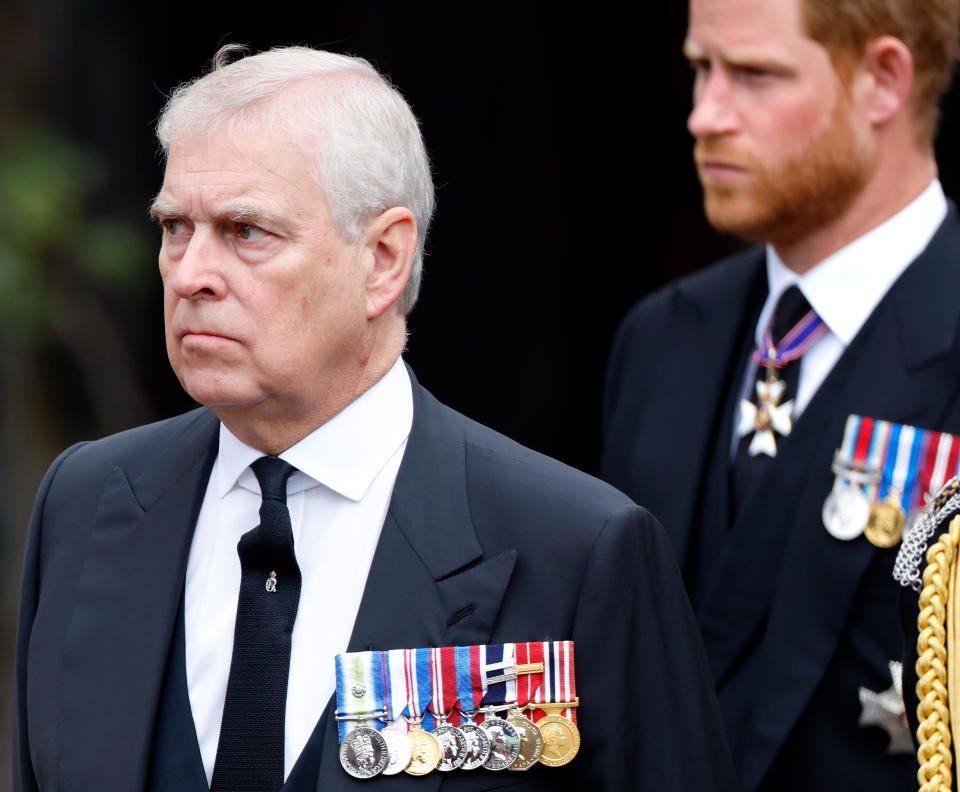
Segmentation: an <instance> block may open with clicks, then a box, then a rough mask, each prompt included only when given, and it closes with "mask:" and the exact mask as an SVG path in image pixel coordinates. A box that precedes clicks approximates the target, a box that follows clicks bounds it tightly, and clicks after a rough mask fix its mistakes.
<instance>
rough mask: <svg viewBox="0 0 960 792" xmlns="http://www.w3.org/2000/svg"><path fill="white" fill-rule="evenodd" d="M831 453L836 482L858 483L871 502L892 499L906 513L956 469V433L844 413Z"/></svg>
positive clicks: (959, 441) (959, 448)
mask: <svg viewBox="0 0 960 792" xmlns="http://www.w3.org/2000/svg"><path fill="white" fill-rule="evenodd" d="M837 457H838V462H839V465H840V470H839V471H838V472H837V482H836V486H837V487H839V488H843V487H847V486H856V487H860V488H861V489H862V490H863V492H864V494H865V495H866V496H867V498H868V500H869V501H870V502H871V503H876V502H880V501H885V500H889V499H891V498H892V499H895V500H897V501H898V502H899V503H900V505H901V507H902V509H903V512H904V514H906V515H910V514H913V513H916V512H919V511H920V510H922V509H923V508H924V506H925V505H926V502H927V500H928V499H929V498H930V497H932V495H933V494H935V493H936V492H938V491H939V490H940V488H941V487H942V486H943V484H944V483H945V482H946V481H947V480H948V479H949V478H950V477H952V476H954V475H957V474H960V438H957V437H956V436H954V435H951V434H947V433H946V432H934V431H930V430H926V429H920V428H918V427H915V426H910V425H908V424H898V423H894V422H892V421H881V420H874V419H873V418H869V417H866V416H860V415H850V416H849V417H848V418H847V423H846V426H845V427H844V433H843V441H842V443H841V446H840V449H839V450H838V454H837ZM851 473H852V475H851ZM858 473H860V474H862V475H859V476H858Z"/></svg>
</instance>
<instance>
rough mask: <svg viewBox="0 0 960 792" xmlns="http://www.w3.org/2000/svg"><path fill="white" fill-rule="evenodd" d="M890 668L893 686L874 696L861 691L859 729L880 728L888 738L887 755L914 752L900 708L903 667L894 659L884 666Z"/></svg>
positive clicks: (901, 704) (902, 710)
mask: <svg viewBox="0 0 960 792" xmlns="http://www.w3.org/2000/svg"><path fill="white" fill-rule="evenodd" d="M887 665H888V666H889V668H890V679H891V680H892V684H891V685H890V687H889V688H887V689H886V690H883V691H881V692H880V693H875V692H874V691H872V690H868V689H867V688H865V687H862V688H860V705H861V707H862V708H863V710H862V711H861V713H860V720H859V721H858V722H857V724H858V725H859V726H879V727H880V728H881V729H883V730H884V731H886V732H887V734H889V735H890V742H889V744H888V745H887V753H888V754H898V753H913V740H912V739H911V738H910V727H909V725H908V723H907V713H906V711H905V709H904V706H903V665H902V664H901V663H898V662H897V661H896V660H891V661H890V662H889V663H888V664H887Z"/></svg>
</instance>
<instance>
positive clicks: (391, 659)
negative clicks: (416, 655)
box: [382, 649, 409, 731]
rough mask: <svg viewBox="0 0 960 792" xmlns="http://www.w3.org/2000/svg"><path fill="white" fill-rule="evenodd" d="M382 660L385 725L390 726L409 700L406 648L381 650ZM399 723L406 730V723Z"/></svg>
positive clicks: (397, 718) (398, 717)
mask: <svg viewBox="0 0 960 792" xmlns="http://www.w3.org/2000/svg"><path fill="white" fill-rule="evenodd" d="M382 662H383V680H384V700H385V702H386V709H387V725H388V726H390V725H392V724H394V723H395V722H396V721H397V720H399V719H400V715H401V713H403V712H404V710H405V709H406V707H407V702H408V701H409V697H408V696H409V694H408V692H407V676H406V650H404V649H391V650H390V651H388V652H383V661H382ZM400 724H401V725H402V726H403V731H406V730H407V726H406V723H405V722H403V721H400Z"/></svg>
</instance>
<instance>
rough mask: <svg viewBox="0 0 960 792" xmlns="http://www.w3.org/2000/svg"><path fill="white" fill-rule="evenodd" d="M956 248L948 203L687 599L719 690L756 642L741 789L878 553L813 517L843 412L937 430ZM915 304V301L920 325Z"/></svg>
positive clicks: (947, 378) (833, 640) (776, 743)
mask: <svg viewBox="0 0 960 792" xmlns="http://www.w3.org/2000/svg"><path fill="white" fill-rule="evenodd" d="M958 248H960V225H958V223H957V220H956V214H955V211H954V210H953V209H952V208H951V213H950V215H949V216H948V218H947V220H946V221H945V222H944V224H943V226H942V227H941V229H940V230H939V231H938V232H937V234H936V235H935V237H934V239H933V240H932V241H931V243H930V245H929V246H928V248H927V250H926V251H925V252H924V253H923V254H922V255H921V256H920V257H919V258H918V259H917V260H916V261H915V262H914V263H913V265H911V267H910V268H909V269H908V270H907V271H906V272H905V273H904V274H903V276H901V278H900V279H899V280H898V281H897V283H896V284H895V285H894V286H893V287H892V288H891V290H890V292H889V293H888V294H887V296H886V297H885V298H884V300H883V301H882V302H881V303H880V305H879V306H878V307H877V309H876V310H875V311H874V313H873V314H872V315H871V317H870V319H869V320H868V321H867V323H866V324H865V325H864V327H863V328H862V330H861V331H860V333H859V334H858V335H857V337H856V338H855V339H854V340H853V342H852V343H851V344H850V347H849V348H848V349H847V350H846V352H845V353H844V354H843V356H842V357H841V358H840V360H839V361H838V362H837V364H836V366H835V367H834V369H833V370H832V371H831V373H830V375H829V376H828V377H827V379H826V380H825V381H824V383H823V385H822V386H821V387H820V389H819V390H818V391H817V394H816V396H815V397H814V399H813V400H812V401H811V403H810V405H809V406H808V407H807V409H806V410H805V411H804V413H803V415H802V416H801V417H800V418H799V420H798V421H797V423H796V427H795V430H794V433H793V434H792V435H791V436H790V437H789V438H788V439H787V440H786V441H784V442H783V444H782V453H781V454H780V455H779V456H778V457H777V460H776V462H775V463H774V464H773V465H772V466H771V468H770V470H769V471H768V474H767V476H766V477H765V479H764V481H763V482H762V483H761V485H760V486H759V487H758V491H757V493H756V494H755V496H754V497H753V498H752V500H751V501H749V502H748V503H746V504H745V505H744V508H743V513H742V514H741V516H740V518H739V519H738V521H737V524H736V525H735V526H734V527H733V531H732V533H731V537H730V541H729V542H728V544H727V546H726V547H725V548H724V552H723V554H722V555H721V557H720V559H719V562H718V566H717V572H716V574H715V575H714V576H713V577H712V579H711V581H710V583H709V585H708V592H707V595H706V596H705V597H704V600H703V603H702V607H701V608H699V609H698V618H699V619H700V622H701V626H702V630H703V636H704V642H705V644H706V646H707V650H708V654H709V656H710V661H711V665H712V668H713V673H714V677H715V679H716V682H717V685H718V688H719V690H720V692H721V699H722V698H723V686H724V683H725V681H726V680H727V678H728V677H729V676H730V675H731V674H733V673H735V672H736V670H737V667H738V665H739V662H740V660H741V658H742V657H745V656H746V654H747V653H750V654H753V653H755V652H759V653H762V654H761V656H762V658H763V661H762V662H758V663H757V664H756V665H751V666H750V668H751V670H752V672H755V673H756V675H757V676H756V679H755V685H756V689H757V690H762V691H764V706H763V707H758V708H757V709H756V710H755V712H754V717H753V718H752V719H751V720H750V726H749V730H750V735H749V736H748V739H749V741H750V744H751V751H750V754H751V758H750V765H749V766H748V767H747V768H744V769H743V770H742V780H743V783H744V788H745V789H750V788H752V787H753V786H755V784H756V783H759V781H760V779H761V778H762V776H763V774H764V773H765V772H766V770H767V769H768V767H769V765H770V762H771V761H772V760H773V757H774V756H775V755H776V752H777V750H778V749H779V747H780V745H781V744H782V743H783V740H785V739H786V736H787V734H788V732H789V730H790V728H791V727H792V726H793V724H794V723H795V722H796V720H797V718H798V717H799V716H800V713H801V712H802V711H803V708H804V707H805V706H806V704H807V702H808V701H809V699H810V697H811V696H812V694H813V691H814V690H815V689H816V687H817V685H818V683H819V681H820V680H821V678H822V676H823V673H824V672H825V670H826V666H827V664H828V663H829V661H830V658H831V657H832V656H833V654H834V652H835V650H836V647H837V644H838V643H839V641H840V638H841V635H842V631H843V629H844V625H845V623H846V620H847V617H848V615H849V612H850V608H851V607H852V603H853V600H854V598H855V596H856V593H857V590H858V586H859V582H860V579H861V577H862V575H863V573H864V571H865V570H866V568H867V565H868V564H869V562H870V561H871V559H872V558H873V557H874V555H875V553H876V552H877V550H876V549H875V548H874V547H873V546H872V545H871V544H870V543H869V542H868V541H867V540H866V539H864V538H860V539H857V540H855V541H852V542H841V541H838V540H836V539H834V538H833V537H831V536H830V535H829V534H828V533H827V532H826V530H825V529H824V528H823V527H822V522H821V518H820V510H821V507H822V504H823V501H824V498H825V497H826V495H827V493H828V492H829V490H830V487H831V485H832V481H833V474H832V472H831V470H830V464H831V459H832V456H833V452H834V450H835V449H836V448H837V447H839V445H840V439H841V437H842V433H843V427H844V424H845V422H846V418H847V416H848V415H849V414H850V413H859V414H863V415H869V416H871V417H875V418H882V419H886V420H892V421H895V422H898V423H910V424H914V425H918V426H921V427H923V428H936V427H938V426H939V424H940V421H941V420H942V418H943V415H944V411H945V404H946V403H947V401H948V400H949V399H950V398H952V397H953V392H954V390H955V383H956V370H955V369H956V360H955V359H954V358H955V355H951V354H948V353H950V352H955V349H954V345H955V337H956V332H957V326H958V319H960V314H958V310H957V307H956V306H955V305H953V304H951V300H950V298H949V297H948V296H947V295H945V294H944V293H943V291H942V283H944V282H946V281H947V280H948V279H949V278H948V273H949V269H950V261H951V251H955V250H957V249H958ZM938 284H939V285H938ZM940 295H943V296H940ZM924 306H926V308H925V307H924ZM918 311H923V313H924V319H923V323H922V326H921V324H920V323H919V322H918V321H917V312H918ZM931 394H942V398H941V399H935V398H933V399H932V398H931ZM758 527H759V530H758ZM764 630H765V634H764V635H763V638H762V639H759V640H760V643H759V645H758V644H757V643H756V640H757V636H759V635H760V634H761V632H762V631H764Z"/></svg>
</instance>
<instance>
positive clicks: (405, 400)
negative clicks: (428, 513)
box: [215, 358, 413, 501]
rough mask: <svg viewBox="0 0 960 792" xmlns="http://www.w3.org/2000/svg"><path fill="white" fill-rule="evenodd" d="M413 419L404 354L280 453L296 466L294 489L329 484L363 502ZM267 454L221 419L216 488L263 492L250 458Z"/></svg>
mask: <svg viewBox="0 0 960 792" xmlns="http://www.w3.org/2000/svg"><path fill="white" fill-rule="evenodd" d="M412 424H413V391H412V386H411V384H410V376H409V374H407V369H406V367H405V366H404V364H403V360H402V359H400V358H398V359H397V361H396V363H394V364H393V367H392V368H391V369H390V370H389V371H388V372H387V373H386V374H385V375H384V376H383V377H382V378H381V379H380V380H379V381H378V382H377V383H375V384H374V385H373V386H372V387H371V388H370V389H369V390H367V391H366V392H364V393H363V394H361V395H360V397H359V398H357V399H355V400H354V401H353V402H351V403H350V404H348V405H347V406H346V407H345V408H344V409H343V410H341V411H340V412H339V413H337V415H335V416H334V417H333V418H331V419H330V420H329V421H327V422H326V423H325V424H323V425H322V426H320V427H318V428H316V429H314V430H313V432H311V433H310V434H308V435H307V436H306V437H304V438H303V439H302V440H300V441H299V442H298V443H296V444H295V445H293V446H291V447H290V448H288V449H287V450H286V451H284V452H283V453H282V454H280V458H281V459H283V460H286V461H287V462H289V463H290V464H291V465H293V466H294V467H296V468H297V469H298V471H299V472H297V473H295V474H294V475H293V476H292V477H291V478H290V481H289V483H288V485H287V492H288V494H293V493H295V492H299V491H300V490H304V489H309V488H310V487H314V486H316V485H317V484H323V485H324V486H327V487H329V488H330V489H332V490H334V491H335V492H338V493H340V494H341V495H343V496H344V497H346V498H349V499H350V500H352V501H359V500H360V499H361V498H363V495H364V493H365V492H366V491H367V489H368V488H369V487H370V485H371V484H372V483H373V480H374V479H375V478H376V476H377V474H378V473H379V472H380V470H381V469H382V468H383V466H384V465H385V464H386V463H387V462H388V461H389V460H390V458H391V457H392V456H393V455H394V453H395V452H396V451H397V449H399V448H400V447H401V446H402V445H403V444H404V443H405V442H406V441H407V437H408V435H409V434H410V427H411V425H412ZM262 456H263V452H262V451H258V450H257V449H255V448H252V447H251V446H248V445H246V444H245V443H243V442H241V441H240V440H238V439H237V438H236V437H235V436H234V435H233V434H232V433H231V432H230V430H229V429H227V427H225V426H224V425H223V424H222V423H221V424H220V448H219V453H218V456H217V474H216V478H215V481H216V487H217V494H218V495H219V496H220V497H221V498H222V497H223V496H225V495H226V494H227V493H228V492H229V491H230V490H231V489H233V487H234V486H236V485H239V486H241V487H244V488H246V489H249V490H251V491H252V492H256V493H258V494H259V492H260V487H259V485H258V484H257V480H256V477H255V476H254V475H253V471H252V470H250V463H251V462H254V461H255V460H257V459H259V458H260V457H262Z"/></svg>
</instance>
